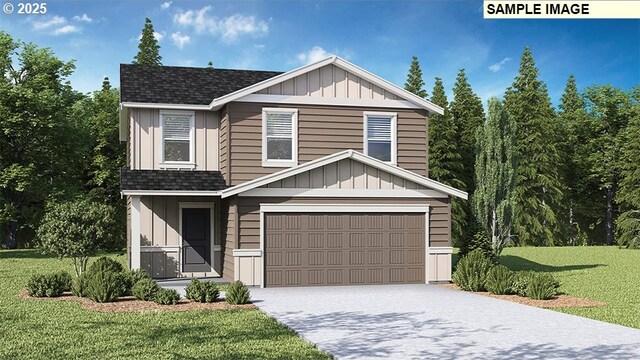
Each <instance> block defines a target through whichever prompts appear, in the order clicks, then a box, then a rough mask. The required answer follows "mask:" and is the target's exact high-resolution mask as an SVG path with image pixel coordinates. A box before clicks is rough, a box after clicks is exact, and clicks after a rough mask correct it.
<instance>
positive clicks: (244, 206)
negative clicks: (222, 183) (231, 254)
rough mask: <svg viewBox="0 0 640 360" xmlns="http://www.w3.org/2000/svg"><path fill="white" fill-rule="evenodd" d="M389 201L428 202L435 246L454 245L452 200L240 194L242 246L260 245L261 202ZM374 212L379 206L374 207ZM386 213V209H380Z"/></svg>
mask: <svg viewBox="0 0 640 360" xmlns="http://www.w3.org/2000/svg"><path fill="white" fill-rule="evenodd" d="M284 203H287V204H296V203H297V204H318V205H322V204H388V205H398V204H402V205H428V206H429V233H430V235H429V241H430V245H431V246H451V223H450V212H451V210H450V206H449V200H448V199H388V198H386V199H345V198H320V199H319V198H249V197H238V216H239V220H240V221H239V224H238V225H239V230H240V234H239V235H240V237H239V244H238V245H239V246H237V248H239V249H258V248H260V204H284ZM372 210H373V211H375V210H377V209H372ZM378 211H379V212H384V209H379V210H378Z"/></svg>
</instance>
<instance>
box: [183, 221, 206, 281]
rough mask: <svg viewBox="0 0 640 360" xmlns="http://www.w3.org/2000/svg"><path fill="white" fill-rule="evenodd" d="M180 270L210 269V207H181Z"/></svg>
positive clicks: (201, 270)
mask: <svg viewBox="0 0 640 360" xmlns="http://www.w3.org/2000/svg"><path fill="white" fill-rule="evenodd" d="M182 271H183V272H209V271H211V209H182Z"/></svg>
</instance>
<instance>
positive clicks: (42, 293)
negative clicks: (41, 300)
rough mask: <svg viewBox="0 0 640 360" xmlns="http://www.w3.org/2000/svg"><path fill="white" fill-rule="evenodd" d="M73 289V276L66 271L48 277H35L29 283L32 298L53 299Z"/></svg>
mask: <svg viewBox="0 0 640 360" xmlns="http://www.w3.org/2000/svg"><path fill="white" fill-rule="evenodd" d="M70 289H71V275H69V273H68V272H66V271H60V272H57V273H52V274H46V275H34V276H32V277H31V278H30V279H29V282H28V283H27V292H28V293H29V295H30V296H36V297H52V296H58V295H60V294H62V293H63V292H65V291H68V290H70Z"/></svg>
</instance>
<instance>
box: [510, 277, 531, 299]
mask: <svg viewBox="0 0 640 360" xmlns="http://www.w3.org/2000/svg"><path fill="white" fill-rule="evenodd" d="M534 276H536V272H535V271H518V272H517V273H516V275H515V277H514V279H513V284H512V286H511V289H512V290H513V292H514V293H516V294H518V295H520V296H523V297H526V296H527V287H528V286H529V282H531V279H532V278H533V277H534Z"/></svg>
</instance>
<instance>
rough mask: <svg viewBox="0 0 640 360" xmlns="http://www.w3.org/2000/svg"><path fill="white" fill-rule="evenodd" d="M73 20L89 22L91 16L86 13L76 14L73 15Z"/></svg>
mask: <svg viewBox="0 0 640 360" xmlns="http://www.w3.org/2000/svg"><path fill="white" fill-rule="evenodd" d="M73 20H75V21H82V22H86V23H90V22H92V21H93V19H92V18H90V17H89V15H87V14H82V15H80V16H78V15H76V16H74V17H73Z"/></svg>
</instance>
